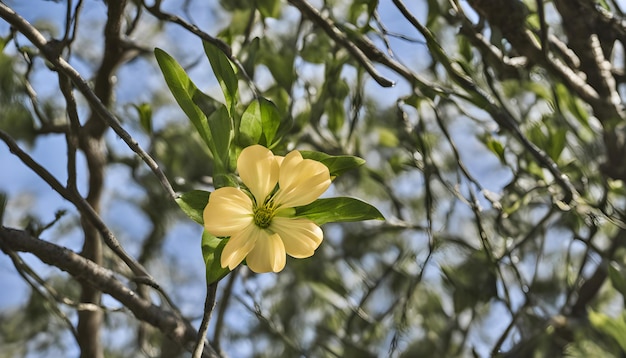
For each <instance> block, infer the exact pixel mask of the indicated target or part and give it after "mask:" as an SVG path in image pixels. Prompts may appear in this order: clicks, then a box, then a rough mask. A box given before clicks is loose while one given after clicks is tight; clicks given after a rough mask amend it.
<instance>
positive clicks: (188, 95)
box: [154, 48, 212, 148]
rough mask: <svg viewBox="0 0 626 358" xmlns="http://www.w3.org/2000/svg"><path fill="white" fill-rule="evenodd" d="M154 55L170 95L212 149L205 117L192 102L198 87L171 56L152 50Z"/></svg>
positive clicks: (159, 50) (158, 50) (161, 51)
mask: <svg viewBox="0 0 626 358" xmlns="http://www.w3.org/2000/svg"><path fill="white" fill-rule="evenodd" d="M154 55H155V57H156V59H157V62H158V63H159V67H160V68H161V72H162V73H163V78H165V82H166V83H167V86H168V87H169V89H170V91H171V92H172V95H174V98H175V99H176V102H177V103H178V105H179V106H180V108H182V110H183V112H185V114H186V115H187V117H189V119H190V120H191V123H193V125H194V126H195V127H196V130H197V131H198V133H199V134H200V137H202V140H203V141H204V142H205V143H206V145H207V146H208V147H209V148H212V138H211V132H210V131H209V125H208V123H207V119H206V116H205V115H204V113H202V111H201V110H200V108H198V106H196V104H195V103H194V101H193V97H194V96H197V93H198V92H200V90H198V87H196V85H195V84H194V83H193V82H192V81H191V79H190V78H189V76H187V73H185V70H184V69H183V68H182V67H181V66H180V65H179V64H178V62H176V60H175V59H174V58H173V57H172V56H170V55H168V54H167V53H166V52H165V51H163V50H161V49H159V48H155V49H154Z"/></svg>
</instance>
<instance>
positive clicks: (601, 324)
mask: <svg viewBox="0 0 626 358" xmlns="http://www.w3.org/2000/svg"><path fill="white" fill-rule="evenodd" d="M589 322H591V325H592V326H593V327H594V328H595V329H597V330H598V331H600V332H602V333H604V334H606V335H607V336H609V337H611V338H613V339H614V340H615V342H616V343H617V344H619V346H620V347H621V349H622V352H623V353H626V340H624V337H626V313H624V312H622V314H621V315H620V316H618V317H616V318H612V317H609V316H607V315H605V314H604V313H599V312H595V311H593V310H591V309H590V310H589Z"/></svg>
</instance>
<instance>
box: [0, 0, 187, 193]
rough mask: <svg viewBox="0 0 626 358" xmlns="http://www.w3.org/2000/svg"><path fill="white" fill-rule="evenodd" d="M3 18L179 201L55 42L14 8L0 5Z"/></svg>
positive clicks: (157, 169)
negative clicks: (77, 92)
mask: <svg viewBox="0 0 626 358" xmlns="http://www.w3.org/2000/svg"><path fill="white" fill-rule="evenodd" d="M0 17H1V18H3V19H4V20H5V21H6V22H8V23H9V24H11V25H12V26H13V27H15V28H16V29H17V30H18V31H19V32H20V33H22V34H23V35H24V36H25V37H26V38H28V40H30V42H31V43H32V44H33V45H35V47H37V48H38V49H39V50H40V51H41V53H42V54H43V55H44V57H45V58H46V60H48V61H50V63H52V64H53V65H54V67H55V68H56V69H57V70H58V71H60V72H62V73H63V74H65V75H66V76H68V77H69V78H70V79H71V80H72V83H74V85H75V86H76V88H77V89H78V90H79V91H80V92H81V93H82V94H83V96H85V98H86V99H87V101H88V102H89V104H90V105H91V107H92V109H93V111H94V112H95V113H96V114H98V115H99V116H100V118H101V119H102V120H104V121H105V122H106V123H107V124H108V125H109V126H110V127H111V128H112V129H113V131H115V133H116V134H117V135H118V136H119V137H120V138H122V140H123V141H124V142H125V143H126V144H127V145H128V147H129V148H130V149H131V150H132V151H133V152H135V153H136V154H137V155H139V157H140V158H141V159H142V160H143V161H144V162H145V163H146V165H148V167H149V168H150V169H151V170H152V172H153V173H154V175H155V176H156V177H157V178H158V179H159V182H160V183H161V186H163V188H164V189H165V191H166V192H167V194H168V195H169V196H170V198H171V199H172V200H175V199H176V198H177V195H176V193H175V192H174V189H173V188H172V185H171V184H170V182H169V181H168V179H167V177H166V176H165V173H163V171H162V170H161V169H160V168H159V165H158V164H157V163H156V161H155V160H154V159H153V158H152V157H151V156H150V155H149V154H148V153H147V152H146V151H145V150H143V148H141V146H140V145H139V143H137V141H136V140H135V139H134V138H133V137H132V136H131V135H130V134H129V133H128V132H127V131H126V130H125V129H124V128H123V127H122V125H121V124H120V122H119V121H118V120H117V118H116V117H115V116H114V115H113V114H112V113H111V112H110V111H109V110H108V109H107V108H106V107H105V106H104V104H102V101H100V99H99V98H98V96H97V95H96V94H95V93H94V91H93V90H92V89H91V87H90V86H89V84H88V83H87V81H85V79H83V78H82V76H81V75H80V73H79V72H78V71H76V70H75V69H74V68H73V67H72V66H71V65H70V64H69V63H67V61H65V59H63V58H62V57H61V56H60V53H59V51H58V50H59V49H58V48H56V47H55V45H54V43H53V42H48V41H47V40H46V39H45V38H44V36H43V35H42V34H41V33H40V32H39V31H38V30H37V29H35V28H34V27H33V26H32V25H31V24H30V23H29V22H28V21H26V19H24V18H23V17H21V16H20V15H18V14H17V13H16V12H15V11H13V9H11V8H9V7H8V6H7V5H5V4H4V3H2V2H0Z"/></svg>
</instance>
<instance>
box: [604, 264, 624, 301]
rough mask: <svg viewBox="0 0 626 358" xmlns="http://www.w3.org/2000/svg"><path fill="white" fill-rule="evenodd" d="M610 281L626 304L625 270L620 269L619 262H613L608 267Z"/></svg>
mask: <svg viewBox="0 0 626 358" xmlns="http://www.w3.org/2000/svg"><path fill="white" fill-rule="evenodd" d="M608 270H609V279H610V280H611V284H612V285H613V287H614V288H615V289H616V290H617V291H618V292H619V293H621V294H622V298H623V299H624V302H625V303H626V276H625V273H624V270H623V269H622V268H621V267H619V265H618V264H617V262H614V261H613V262H611V263H610V264H609V266H608Z"/></svg>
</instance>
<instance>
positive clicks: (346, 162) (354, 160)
mask: <svg viewBox="0 0 626 358" xmlns="http://www.w3.org/2000/svg"><path fill="white" fill-rule="evenodd" d="M300 154H302V157H303V158H304V159H313V160H317V161H318V162H321V163H322V164H324V165H325V166H327V167H328V170H329V171H330V175H331V176H339V175H341V174H343V173H345V172H346V171H348V170H350V169H354V168H358V167H360V166H361V165H363V164H365V160H363V159H361V158H359V157H354V156H351V155H338V156H333V155H328V154H326V153H322V152H315V151H310V150H301V151H300Z"/></svg>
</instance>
